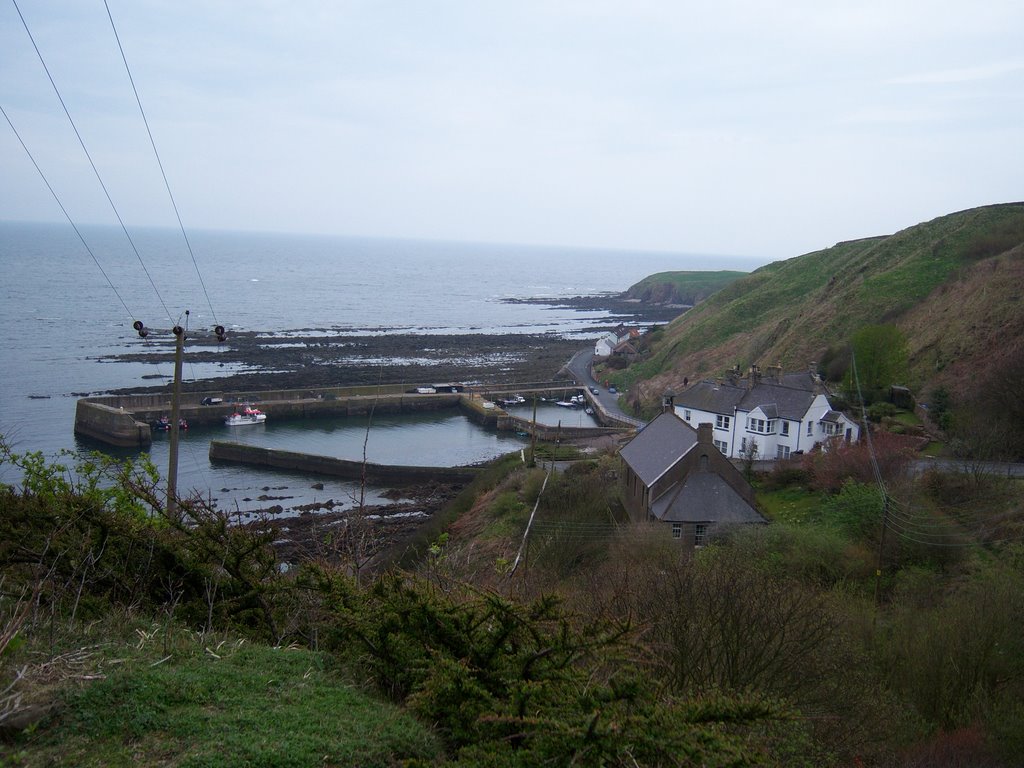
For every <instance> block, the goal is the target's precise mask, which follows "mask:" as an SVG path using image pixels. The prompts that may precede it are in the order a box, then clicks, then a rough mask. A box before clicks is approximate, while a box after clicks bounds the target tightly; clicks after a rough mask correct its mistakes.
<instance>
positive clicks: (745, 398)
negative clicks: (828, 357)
mask: <svg viewBox="0 0 1024 768" xmlns="http://www.w3.org/2000/svg"><path fill="white" fill-rule="evenodd" d="M828 394H829V393H828V390H827V389H826V388H825V386H824V385H823V384H822V383H821V380H820V379H819V378H818V376H817V375H815V374H813V373H809V372H805V373H787V374H784V373H783V372H782V368H781V367H778V366H772V367H769V368H768V369H767V370H766V372H765V373H762V372H761V370H760V369H759V368H758V366H756V365H755V366H751V368H750V371H749V373H748V374H747V376H746V377H745V378H740V376H739V370H738V369H734V370H733V372H732V374H731V375H730V376H729V377H728V378H727V379H725V380H721V381H702V382H699V383H697V384H694V385H693V386H692V387H690V388H689V389H687V390H686V391H685V392H683V393H682V394H679V395H673V405H674V407H675V411H676V414H677V415H678V416H679V418H681V419H682V420H683V421H685V422H686V423H687V424H690V425H691V426H696V425H698V424H701V423H703V422H711V423H712V424H714V443H715V446H716V447H717V448H718V450H720V451H721V452H722V453H724V454H725V455H726V456H728V457H729V458H748V457H751V456H752V457H753V458H757V459H769V460H770V459H788V458H789V457H790V456H791V455H792V454H794V453H797V452H806V451H810V450H811V449H813V448H815V447H816V446H819V445H822V444H824V443H827V442H829V441H830V440H837V439H838V440H845V441H846V442H852V441H856V440H858V439H859V438H860V427H859V425H858V424H857V422H855V421H854V420H852V419H851V418H849V417H848V416H846V414H843V413H840V412H839V411H836V410H834V409H833V408H832V405H831V404H830V403H829V400H828Z"/></svg>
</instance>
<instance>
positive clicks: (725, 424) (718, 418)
mask: <svg viewBox="0 0 1024 768" xmlns="http://www.w3.org/2000/svg"><path fill="white" fill-rule="evenodd" d="M731 426H732V416H723V415H722V414H720V413H719V414H715V429H729V427H731Z"/></svg>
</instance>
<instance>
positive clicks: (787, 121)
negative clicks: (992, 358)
mask: <svg viewBox="0 0 1024 768" xmlns="http://www.w3.org/2000/svg"><path fill="white" fill-rule="evenodd" d="M16 2H17V5H15V0H3V2H0V106H2V107H3V109H4V111H5V112H6V113H7V115H8V117H9V118H10V120H11V122H12V123H13V124H14V128H15V129H16V130H17V135H16V134H15V132H14V131H13V130H12V129H11V126H10V125H9V124H8V123H7V121H6V120H3V119H2V117H0V220H9V221H65V222H66V219H65V218H64V215H63V214H62V213H61V210H60V208H59V207H58V205H57V203H56V202H55V201H54V198H53V196H52V195H51V194H50V192H49V191H48V190H47V188H46V185H45V184H44V182H43V180H42V179H41V178H40V175H39V173H38V172H37V171H36V169H35V168H34V167H33V164H32V161H31V160H30V159H29V156H28V155H27V154H26V152H25V150H24V149H23V147H22V145H21V143H20V142H19V139H18V138H17V136H20V137H21V140H22V141H24V143H25V145H26V146H27V147H28V149H29V151H30V152H31V153H32V156H33V157H34V158H35V161H36V163H38V164H39V167H40V168H41V169H42V171H43V173H44V174H45V176H46V178H47V180H48V181H49V183H50V184H51V186H52V187H53V189H54V191H55V192H56V193H57V196H58V197H59V198H60V201H61V203H62V204H63V205H64V207H65V209H66V210H67V211H68V214H69V215H70V216H71V218H72V219H73V220H74V221H75V223H76V224H84V223H108V224H116V223H117V219H116V218H115V214H114V213H113V210H112V208H111V205H110V203H109V202H108V200H107V197H106V195H105V194H104V192H103V189H102V188H101V186H100V184H99V182H98V181H97V179H96V176H95V174H94V173H93V170H92V169H91V167H90V161H89V160H88V159H87V157H86V155H85V153H84V152H83V150H82V148H81V146H80V144H79V141H78V139H77V138H76V135H75V130H74V128H73V127H72V125H71V123H70V122H69V121H68V118H67V116H66V115H65V113H64V110H63V109H62V107H61V104H60V101H59V100H58V98H57V96H56V94H55V92H54V89H53V86H52V85H51V84H50V81H49V79H48V77H47V74H46V71H45V70H44V69H43V66H42V64H41V63H40V60H39V57H38V56H37V54H36V51H35V49H34V48H33V43H32V41H31V39H30V38H29V35H28V33H27V32H26V29H25V26H24V25H23V24H22V20H21V16H23V17H24V20H25V22H26V23H27V26H28V28H29V30H31V33H32V36H33V37H34V39H35V44H36V45H37V46H38V49H39V51H40V53H41V54H42V57H43V59H44V60H45V62H46V65H47V67H48V68H49V70H50V75H51V76H52V78H53V80H54V82H55V83H56V85H57V88H58V89H59V90H60V94H61V96H62V98H63V100H64V103H65V104H66V106H67V109H68V111H69V112H70V114H71V117H72V118H73V120H74V122H75V125H76V126H77V129H78V132H79V134H80V135H81V137H82V140H83V142H84V143H85V146H86V147H87V149H88V151H89V154H90V155H91V157H92V162H93V163H94V164H95V166H96V168H97V169H98V171H99V174H100V176H101V178H102V179H103V182H104V184H105V185H106V187H107V190H108V192H109V194H110V197H111V199H112V200H113V201H114V204H115V206H116V208H117V211H118V213H119V214H120V216H121V219H122V220H123V221H124V222H125V224H126V225H127V226H129V227H133V226H143V225H146V226H151V225H156V226H170V227H177V219H176V218H175V214H174V209H173V208H172V207H171V203H170V202H169V198H168V195H167V191H166V189H165V187H164V182H163V180H162V177H161V172H160V168H159V166H158V164H157V161H156V159H155V156H154V153H153V149H152V147H151V145H150V143H149V138H148V135H147V132H146V126H145V124H144V123H143V121H142V118H141V116H140V112H139V108H138V105H137V103H136V101H135V96H134V94H133V92H132V85H131V81H130V80H129V78H128V75H127V73H126V70H125V66H124V62H123V61H122V59H121V54H120V52H119V50H118V46H117V40H116V38H115V36H114V33H113V30H112V27H111V22H110V18H108V15H107V8H106V7H105V6H104V2H103V0H16ZM107 2H108V6H109V9H110V14H111V16H112V17H113V20H114V23H115V24H116V27H117V33H118V35H119V37H120V40H121V44H122V46H123V48H124V54H125V57H126V59H127V61H128V64H129V67H130V69H131V75H132V78H133V79H134V82H135V86H136V87H137V89H138V92H139V97H140V99H141V101H142V105H143V107H144V108H145V111H146V115H147V117H148V119H149V123H150V127H151V129H152V134H153V138H154V141H155V143H156V147H157V149H158V151H159V154H160V158H161V160H162V162H163V166H164V170H165V172H166V175H167V179H168V181H169V184H170V187H171V191H172V192H173V195H174V198H175V201H176V202H177V205H178V210H179V212H180V215H181V219H182V221H183V223H184V226H185V227H186V229H187V230H189V229H230V230H243V231H276V232H297V233H324V234H342V235H356V236H372V237H399V238H425V239H436V240H460V241H482V242H501V243H532V244H548V245H571V246H587V247H600V248H624V249H637V250H657V251H671V252H688V253H704V254H729V255H742V256H750V257H753V258H758V259H766V260H774V259H781V258H789V257H792V256H797V255H800V254H802V253H806V252H809V251H813V250H818V249H821V248H826V247H829V246H831V245H833V244H834V243H836V242H839V241H842V240H849V239H854V238H858V237H867V236H873V235H883V234H889V233H892V232H895V231H898V230H900V229H903V228H905V227H908V226H912V225H914V224H917V223H919V222H922V221H927V220H930V219H932V218H935V217H937V216H941V215H944V214H947V213H952V212H954V211H958V210H963V209H965V208H971V207H974V206H979V205H988V204H992V203H999V202H1010V201H1017V200H1022V199H1024V190H1022V187H1024V145H1022V138H1024V45H1022V42H1021V41H1022V40H1024V3H1021V2H1020V0H977V2H974V3H967V2H964V1H963V0H957V1H956V2H950V1H948V0H930V1H929V2H917V1H914V2H909V1H905V0H857V1H856V2H847V1H846V0H825V1H824V2H823V1H822V0H808V1H804V0H795V1H793V2H788V1H787V0H782V2H779V3H764V2H755V1H752V0H715V1H714V2H703V3H693V2H690V1H689V0H677V1H674V2H673V1H670V0H630V1H629V2H609V1H606V0H586V1H584V0H579V1H577V0H565V1H564V2H559V1H558V0H549V1H542V0H516V1H515V2H507V0H505V1H504V2H492V1H491V0H435V2H425V1H423V0H420V1H418V2H414V1H412V0H395V1H390V0H324V1H321V0H290V1H287V0H282V1H281V2H272V1H271V0H245V1H244V2H236V1H235V0H203V2H194V1H193V0H166V1H165V0H130V2H129V0H107ZM19 9H20V13H21V16H19Z"/></svg>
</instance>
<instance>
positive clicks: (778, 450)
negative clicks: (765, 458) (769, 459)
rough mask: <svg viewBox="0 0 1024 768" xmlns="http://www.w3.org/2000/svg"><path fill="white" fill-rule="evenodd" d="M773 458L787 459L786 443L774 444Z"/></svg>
mask: <svg viewBox="0 0 1024 768" xmlns="http://www.w3.org/2000/svg"><path fill="white" fill-rule="evenodd" d="M775 458H776V459H788V458H789V446H788V445H777V446H775Z"/></svg>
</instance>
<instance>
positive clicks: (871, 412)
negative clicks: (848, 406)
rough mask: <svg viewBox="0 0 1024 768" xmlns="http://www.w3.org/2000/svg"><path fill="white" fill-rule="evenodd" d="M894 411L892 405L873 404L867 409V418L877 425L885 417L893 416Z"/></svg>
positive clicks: (894, 407) (883, 403) (894, 408)
mask: <svg viewBox="0 0 1024 768" xmlns="http://www.w3.org/2000/svg"><path fill="white" fill-rule="evenodd" d="M896 410H897V409H896V406H895V405H893V404H892V403H885V402H881V403H874V404H873V405H871V406H870V407H869V408H868V418H869V419H870V420H871V421H873V422H874V423H876V424H878V423H879V422H881V421H882V419H884V418H885V417H887V416H895V415H896Z"/></svg>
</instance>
